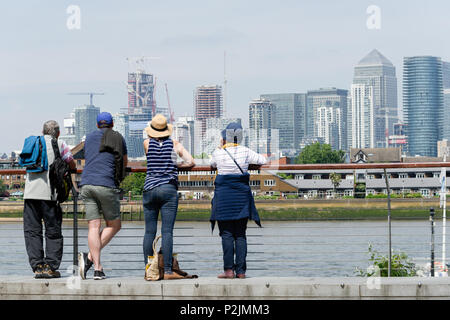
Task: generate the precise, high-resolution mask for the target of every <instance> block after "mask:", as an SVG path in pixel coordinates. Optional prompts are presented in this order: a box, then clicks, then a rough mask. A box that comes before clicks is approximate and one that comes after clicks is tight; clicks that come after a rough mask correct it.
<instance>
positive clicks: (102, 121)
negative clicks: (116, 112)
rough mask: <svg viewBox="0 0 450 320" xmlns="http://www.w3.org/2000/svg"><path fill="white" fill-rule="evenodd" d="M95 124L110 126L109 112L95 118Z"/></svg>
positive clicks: (111, 119)
mask: <svg viewBox="0 0 450 320" xmlns="http://www.w3.org/2000/svg"><path fill="white" fill-rule="evenodd" d="M97 124H98V125H99V126H105V125H108V126H109V125H112V124H113V117H112V115H111V113H109V112H102V113H100V114H99V115H98V116H97Z"/></svg>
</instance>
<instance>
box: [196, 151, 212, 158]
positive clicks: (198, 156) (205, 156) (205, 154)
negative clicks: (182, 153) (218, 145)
mask: <svg viewBox="0 0 450 320" xmlns="http://www.w3.org/2000/svg"><path fill="white" fill-rule="evenodd" d="M192 158H194V159H209V156H208V154H207V153H206V152H202V153H201V154H197V155H194V156H192Z"/></svg>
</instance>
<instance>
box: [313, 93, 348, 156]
mask: <svg viewBox="0 0 450 320" xmlns="http://www.w3.org/2000/svg"><path fill="white" fill-rule="evenodd" d="M347 95H348V91H347V90H342V89H336V88H321V89H319V90H309V91H308V92H307V105H308V110H311V114H312V119H311V118H310V119H309V121H308V123H309V124H313V129H310V130H313V131H312V132H313V135H312V136H314V137H317V138H321V139H322V140H323V141H324V143H327V144H329V145H331V147H332V148H333V149H335V150H347V100H348V99H347Z"/></svg>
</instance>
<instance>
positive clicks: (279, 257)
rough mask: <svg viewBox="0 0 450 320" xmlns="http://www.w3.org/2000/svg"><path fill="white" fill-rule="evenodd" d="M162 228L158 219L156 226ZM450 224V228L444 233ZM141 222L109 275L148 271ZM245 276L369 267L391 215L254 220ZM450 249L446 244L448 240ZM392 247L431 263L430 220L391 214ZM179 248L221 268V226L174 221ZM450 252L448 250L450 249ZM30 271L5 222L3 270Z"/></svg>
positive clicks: (341, 272)
mask: <svg viewBox="0 0 450 320" xmlns="http://www.w3.org/2000/svg"><path fill="white" fill-rule="evenodd" d="M71 227H72V224H71V223H66V222H65V223H64V225H63V234H64V257H63V262H62V264H61V268H60V271H61V272H62V274H63V275H69V274H70V270H71V266H72V264H73V263H72V261H73V258H72V257H73V255H72V252H73V250H72V248H73V247H72V243H73V238H72V234H73V231H72V228H71ZM158 230H160V226H159V229H158ZM449 232H450V230H447V234H448V233H449ZM143 233H144V224H143V222H123V227H122V230H121V231H120V232H119V234H118V235H117V236H116V237H115V238H114V239H113V240H112V241H111V243H110V244H109V245H108V246H107V247H106V248H105V249H104V250H103V251H102V264H103V266H104V268H105V273H106V275H107V276H110V277H114V276H143V275H144V267H145V265H144V257H143V253H142V239H143ZM247 236H248V238H247V240H248V256H247V275H248V276H250V277H258V276H276V277H284V276H300V277H333V276H356V273H355V270H356V268H360V269H363V270H366V268H367V267H368V266H369V261H368V259H369V254H368V247H369V244H372V246H373V248H374V249H375V250H377V251H379V252H380V253H382V254H384V255H387V254H388V224H387V221H380V220H377V221H361V220H358V221H346V220H345V221H344V220H342V221H289V222H264V223H263V228H259V227H257V226H256V225H255V224H254V223H253V222H249V224H248V230H247ZM442 238H443V237H442V223H441V221H437V222H436V226H435V256H436V260H437V261H441V256H442ZM446 247H447V249H448V247H449V245H447V246H446ZM79 248H80V250H83V251H87V228H86V225H85V224H82V223H81V224H80V229H79ZM392 248H393V249H394V251H395V252H397V251H402V252H404V253H406V254H407V255H408V256H409V257H410V258H411V259H412V260H413V262H415V263H417V264H418V265H421V266H423V265H425V264H426V263H429V262H430V254H431V253H430V248H431V225H430V222H429V221H428V220H394V221H392ZM174 252H176V253H178V260H179V263H180V267H181V269H183V270H185V271H187V272H189V273H191V274H197V275H199V276H216V275H217V274H218V273H220V272H222V248H221V241H220V237H219V235H218V230H217V226H216V229H215V230H214V233H213V234H212V233H211V227H210V224H209V222H180V221H177V222H176V224H175V230H174ZM446 256H447V257H448V256H449V250H446ZM28 274H29V275H30V276H32V273H31V269H30V267H29V265H28V258H27V255H26V251H25V246H24V238H23V228H22V223H18V222H16V223H12V222H11V223H9V222H8V223H6V222H4V223H0V275H3V276H4V275H28Z"/></svg>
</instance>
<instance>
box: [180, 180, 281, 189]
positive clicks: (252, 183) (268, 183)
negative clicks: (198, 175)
mask: <svg viewBox="0 0 450 320" xmlns="http://www.w3.org/2000/svg"><path fill="white" fill-rule="evenodd" d="M178 185H179V186H180V187H186V188H188V187H213V186H214V183H213V182H212V181H179V182H178ZM260 185H261V181H259V180H250V186H251V187H259V186H260ZM275 185H276V182H275V180H265V181H264V186H266V187H272V186H275Z"/></svg>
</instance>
